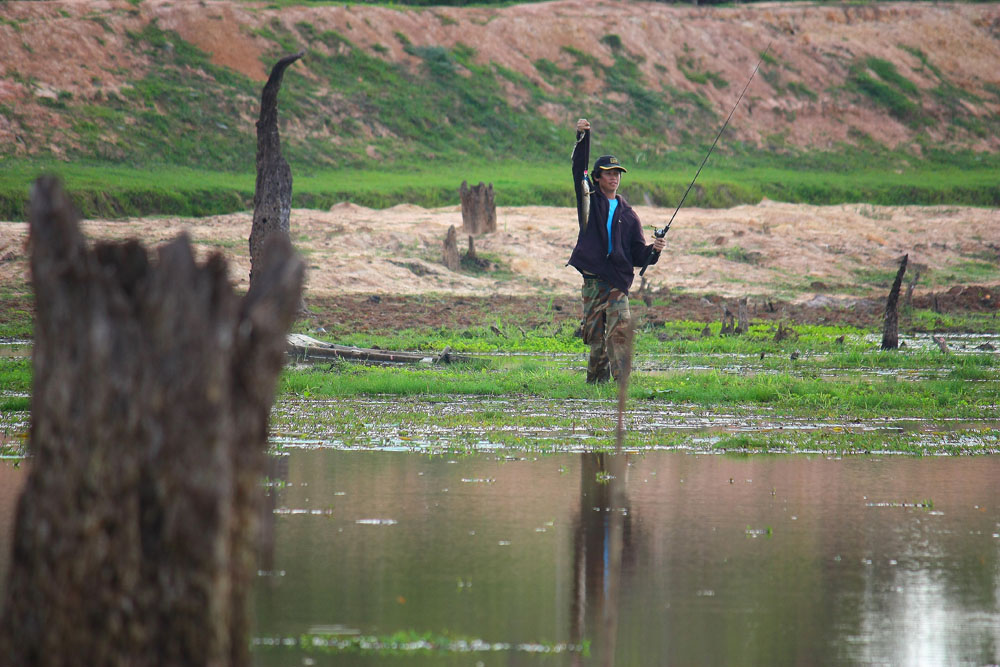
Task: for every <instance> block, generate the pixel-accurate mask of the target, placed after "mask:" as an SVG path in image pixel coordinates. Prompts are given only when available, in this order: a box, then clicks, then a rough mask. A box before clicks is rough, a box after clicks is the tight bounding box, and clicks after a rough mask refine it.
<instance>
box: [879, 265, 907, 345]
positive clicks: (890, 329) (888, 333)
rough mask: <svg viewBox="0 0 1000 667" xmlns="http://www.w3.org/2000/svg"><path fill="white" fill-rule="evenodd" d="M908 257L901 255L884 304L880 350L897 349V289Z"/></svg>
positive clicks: (900, 284) (901, 280) (901, 282)
mask: <svg viewBox="0 0 1000 667" xmlns="http://www.w3.org/2000/svg"><path fill="white" fill-rule="evenodd" d="M907 259H909V255H903V259H901V260H900V262H899V271H897V272H896V279H895V280H893V281H892V288H891V289H890V290H889V298H888V299H886V302H885V320H884V322H883V324H882V349H883V350H895V349H897V348H898V347H899V308H898V307H897V306H898V304H899V288H900V287H901V286H902V284H903V274H904V273H906V261H907Z"/></svg>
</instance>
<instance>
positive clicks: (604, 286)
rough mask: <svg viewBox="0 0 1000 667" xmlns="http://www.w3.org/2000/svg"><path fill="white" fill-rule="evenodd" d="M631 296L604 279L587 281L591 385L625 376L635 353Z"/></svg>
mask: <svg viewBox="0 0 1000 667" xmlns="http://www.w3.org/2000/svg"><path fill="white" fill-rule="evenodd" d="M631 319H632V316H631V314H630V313H629V310H628V296H627V295H626V294H625V293H624V292H622V291H621V290H619V289H615V288H614V287H612V286H611V285H609V284H608V283H606V282H604V281H603V280H601V279H600V278H589V277H585V278H584V279H583V342H584V343H586V344H587V345H589V346H590V359H589V361H588V362H587V382H606V381H607V380H609V379H611V377H612V376H613V377H614V378H615V379H618V378H619V377H621V376H622V374H623V373H624V372H625V369H626V368H627V364H628V362H629V359H628V355H629V354H630V353H631V350H629V346H628V338H627V332H628V327H629V326H630V325H631Z"/></svg>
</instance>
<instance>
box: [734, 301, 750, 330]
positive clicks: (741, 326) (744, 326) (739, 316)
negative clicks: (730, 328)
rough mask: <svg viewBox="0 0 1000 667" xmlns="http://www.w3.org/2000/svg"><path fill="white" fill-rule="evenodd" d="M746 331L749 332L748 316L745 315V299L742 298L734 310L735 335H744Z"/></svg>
mask: <svg viewBox="0 0 1000 667" xmlns="http://www.w3.org/2000/svg"><path fill="white" fill-rule="evenodd" d="M748 331H750V316H749V315H748V314H747V297H743V298H742V299H740V301H739V305H738V307H737V308H736V334H737V335H739V334H745V333H746V332H748Z"/></svg>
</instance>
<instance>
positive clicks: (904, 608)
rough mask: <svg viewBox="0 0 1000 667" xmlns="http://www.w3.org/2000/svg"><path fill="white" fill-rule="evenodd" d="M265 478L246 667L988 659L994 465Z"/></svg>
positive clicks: (867, 463) (644, 465) (828, 462)
mask: <svg viewBox="0 0 1000 667" xmlns="http://www.w3.org/2000/svg"><path fill="white" fill-rule="evenodd" d="M285 458H286V461H287V467H286V470H285V472H283V473H281V474H283V475H284V477H283V479H284V482H283V483H282V485H280V486H275V487H273V488H272V493H274V494H275V498H276V503H275V509H276V510H277V514H276V517H275V519H276V521H275V526H274V535H275V540H274V552H273V557H274V561H273V565H271V566H270V567H269V568H267V569H268V570H269V571H274V572H278V573H282V574H281V575H278V576H265V577H262V578H261V581H260V585H259V588H258V600H257V603H258V606H257V613H258V618H259V621H260V624H259V630H258V637H259V638H260V639H263V638H267V639H268V641H276V640H277V639H281V638H285V639H288V638H291V641H292V643H294V644H296V645H298V643H299V639H298V638H299V637H300V636H302V635H303V634H305V635H307V636H312V634H311V633H313V634H315V633H320V634H323V635H324V636H326V637H327V639H326V640H324V641H326V642H327V643H324V644H323V647H324V648H323V650H322V651H303V650H302V649H301V647H299V648H285V649H281V650H277V649H274V648H269V649H266V650H264V649H261V650H259V651H258V654H257V657H258V659H259V664H260V665H283V664H291V663H292V662H297V661H298V660H299V659H301V658H303V657H304V654H305V653H308V657H309V659H310V660H313V661H315V664H317V665H360V664H384V663H385V660H386V655H385V654H379V653H372V654H370V655H368V654H365V653H364V652H359V651H358V650H356V645H355V648H354V649H343V650H339V649H338V650H332V651H331V650H330V643H329V638H330V636H334V637H336V638H337V641H339V642H340V644H338V645H340V646H349V645H351V644H350V642H351V641H355V640H357V639H358V638H359V637H360V638H364V637H373V638H384V637H386V636H390V635H392V634H393V633H397V632H401V631H405V632H407V633H411V634H412V635H413V636H416V637H419V638H421V639H427V641H426V642H424V643H417V644H414V646H418V647H419V648H417V649H414V650H412V651H410V652H404V653H403V655H404V656H405V658H404V657H399V656H397V657H395V658H393V659H394V660H397V661H402V662H405V663H406V664H408V665H451V664H454V665H467V664H476V663H482V664H484V665H536V664H548V665H612V664H614V665H619V666H622V665H651V664H657V665H659V664H678V665H687V664H726V665H759V664H810V665H822V664H873V663H874V664H921V665H951V664H963V663H967V664H990V663H995V662H997V661H998V659H1000V648H998V647H1000V630H998V628H1000V596H998V590H1000V509H998V506H1000V490H998V487H997V485H996V480H997V479H1000V458H998V457H979V458H974V459H973V458H964V459H960V458H944V459H942V458H936V459H932V458H923V459H918V458H908V457H894V458H888V459H884V460H878V459H870V458H848V459H843V460H841V459H835V458H826V457H807V456H787V457H763V456H762V457H746V458H727V457H722V456H710V455H692V454H684V453H677V452H653V453H647V454H643V455H637V454H629V455H615V454H594V453H587V454H560V455H553V456H539V457H528V456H524V455H522V456H516V457H513V458H509V457H502V456H494V455H490V456H484V455H474V456H467V457H462V458H446V457H431V456H426V455H421V454H415V453H403V452H343V451H330V450H296V451H293V452H292V454H291V455H290V456H288V457H285ZM442 636H444V637H446V639H444V640H442V641H438V642H437V643H435V641H436V640H435V639H434V638H440V637H442ZM447 638H451V640H454V639H455V638H462V639H463V642H454V641H452V643H449V641H450V640H449V639H447ZM466 640H467V641H466ZM578 645H586V646H587V647H589V653H588V654H583V653H580V652H578V651H575V650H574V648H575V647H577V646H578ZM296 652H301V653H302V654H303V655H297V656H296ZM469 652H472V653H474V655H473V656H469V655H468V653H469ZM540 655H544V656H545V658H544V661H543V660H542V658H541V657H540Z"/></svg>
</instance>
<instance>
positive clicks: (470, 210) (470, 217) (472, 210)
mask: <svg viewBox="0 0 1000 667" xmlns="http://www.w3.org/2000/svg"><path fill="white" fill-rule="evenodd" d="M458 193H459V196H460V197H461V198H462V231H464V232H465V233H467V234H489V233H491V232H495V231H496V230H497V206H496V204H495V203H494V201H493V184H492V183H490V184H489V185H484V184H483V182H482V181H480V182H479V185H474V186H472V187H471V188H470V187H469V184H468V183H467V182H466V181H462V187H461V188H460V189H459V191H458Z"/></svg>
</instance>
